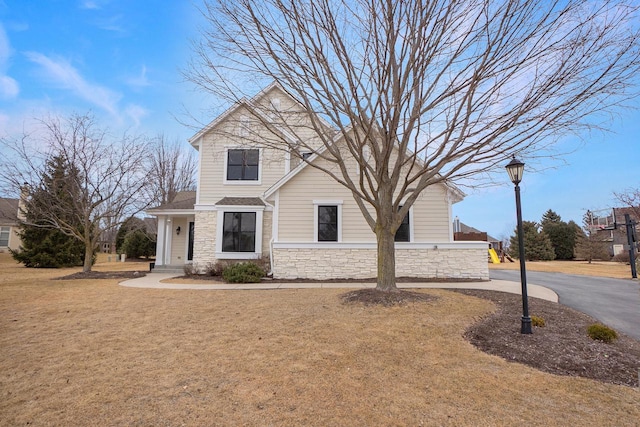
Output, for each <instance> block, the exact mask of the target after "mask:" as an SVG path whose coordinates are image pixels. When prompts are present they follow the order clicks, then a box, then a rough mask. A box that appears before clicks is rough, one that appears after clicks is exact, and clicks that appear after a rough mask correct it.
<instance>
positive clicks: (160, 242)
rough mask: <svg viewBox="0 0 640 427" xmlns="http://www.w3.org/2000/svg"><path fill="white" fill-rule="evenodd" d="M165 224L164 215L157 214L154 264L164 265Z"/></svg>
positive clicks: (165, 218)
mask: <svg viewBox="0 0 640 427" xmlns="http://www.w3.org/2000/svg"><path fill="white" fill-rule="evenodd" d="M166 224H167V217H166V215H160V216H158V237H157V241H156V265H164V259H165V257H164V253H165V248H166V244H165V238H166V234H165V230H166Z"/></svg>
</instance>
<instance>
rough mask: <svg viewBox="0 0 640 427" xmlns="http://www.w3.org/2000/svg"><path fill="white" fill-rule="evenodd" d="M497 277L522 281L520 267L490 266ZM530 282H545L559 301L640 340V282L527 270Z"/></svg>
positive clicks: (497, 278) (538, 283)
mask: <svg viewBox="0 0 640 427" xmlns="http://www.w3.org/2000/svg"><path fill="white" fill-rule="evenodd" d="M489 275H490V276H491V279H494V280H512V281H520V271H519V270H518V271H511V270H490V271H489ZM527 283H528V284H536V285H541V286H546V287H548V288H550V289H552V290H554V291H555V292H556V293H557V294H558V298H559V302H560V303H561V304H564V305H567V306H569V307H571V308H575V309H576V310H579V311H581V312H583V313H586V314H588V315H590V316H592V317H595V318H596V319H598V320H599V321H601V322H602V323H604V324H606V325H608V326H610V327H612V328H614V329H615V330H617V331H619V332H622V333H624V334H626V335H629V336H631V337H634V338H636V339H639V340H640V282H638V281H637V280H632V279H628V280H623V279H609V278H606V277H591V276H577V275H570V274H562V273H542V272H538V271H527Z"/></svg>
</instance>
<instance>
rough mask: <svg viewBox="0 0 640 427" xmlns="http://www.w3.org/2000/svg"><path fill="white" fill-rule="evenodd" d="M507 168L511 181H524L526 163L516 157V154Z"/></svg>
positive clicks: (518, 182) (516, 183)
mask: <svg viewBox="0 0 640 427" xmlns="http://www.w3.org/2000/svg"><path fill="white" fill-rule="evenodd" d="M506 168H507V172H508V173H509V178H511V182H513V183H514V184H515V185H518V184H520V181H522V174H523V173H524V163H522V162H521V161H520V160H518V159H516V156H513V159H511V161H510V162H509V164H508V165H507V166H506Z"/></svg>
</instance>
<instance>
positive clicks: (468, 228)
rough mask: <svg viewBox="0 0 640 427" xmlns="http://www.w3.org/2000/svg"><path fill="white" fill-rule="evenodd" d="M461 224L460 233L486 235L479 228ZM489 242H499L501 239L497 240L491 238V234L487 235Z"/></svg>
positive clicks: (460, 222)
mask: <svg viewBox="0 0 640 427" xmlns="http://www.w3.org/2000/svg"><path fill="white" fill-rule="evenodd" d="M459 224H460V232H461V233H484V232H483V231H480V230H478V229H477V228H473V227H471V226H470V225H467V224H465V223H464V222H462V221H459ZM487 241H488V242H499V241H500V239H496V238H495V237H493V236H490V235H489V234H487Z"/></svg>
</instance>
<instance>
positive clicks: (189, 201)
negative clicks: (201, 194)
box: [149, 191, 196, 211]
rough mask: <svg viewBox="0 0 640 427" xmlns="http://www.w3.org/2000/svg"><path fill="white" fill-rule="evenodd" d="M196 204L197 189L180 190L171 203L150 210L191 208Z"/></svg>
mask: <svg viewBox="0 0 640 427" xmlns="http://www.w3.org/2000/svg"><path fill="white" fill-rule="evenodd" d="M195 204H196V192H195V191H180V192H179V193H178V194H176V196H175V197H174V198H173V200H172V201H170V202H169V203H165V204H163V205H160V206H156V207H155V208H151V209H149V211H165V210H189V209H193V207H194V205H195Z"/></svg>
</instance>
